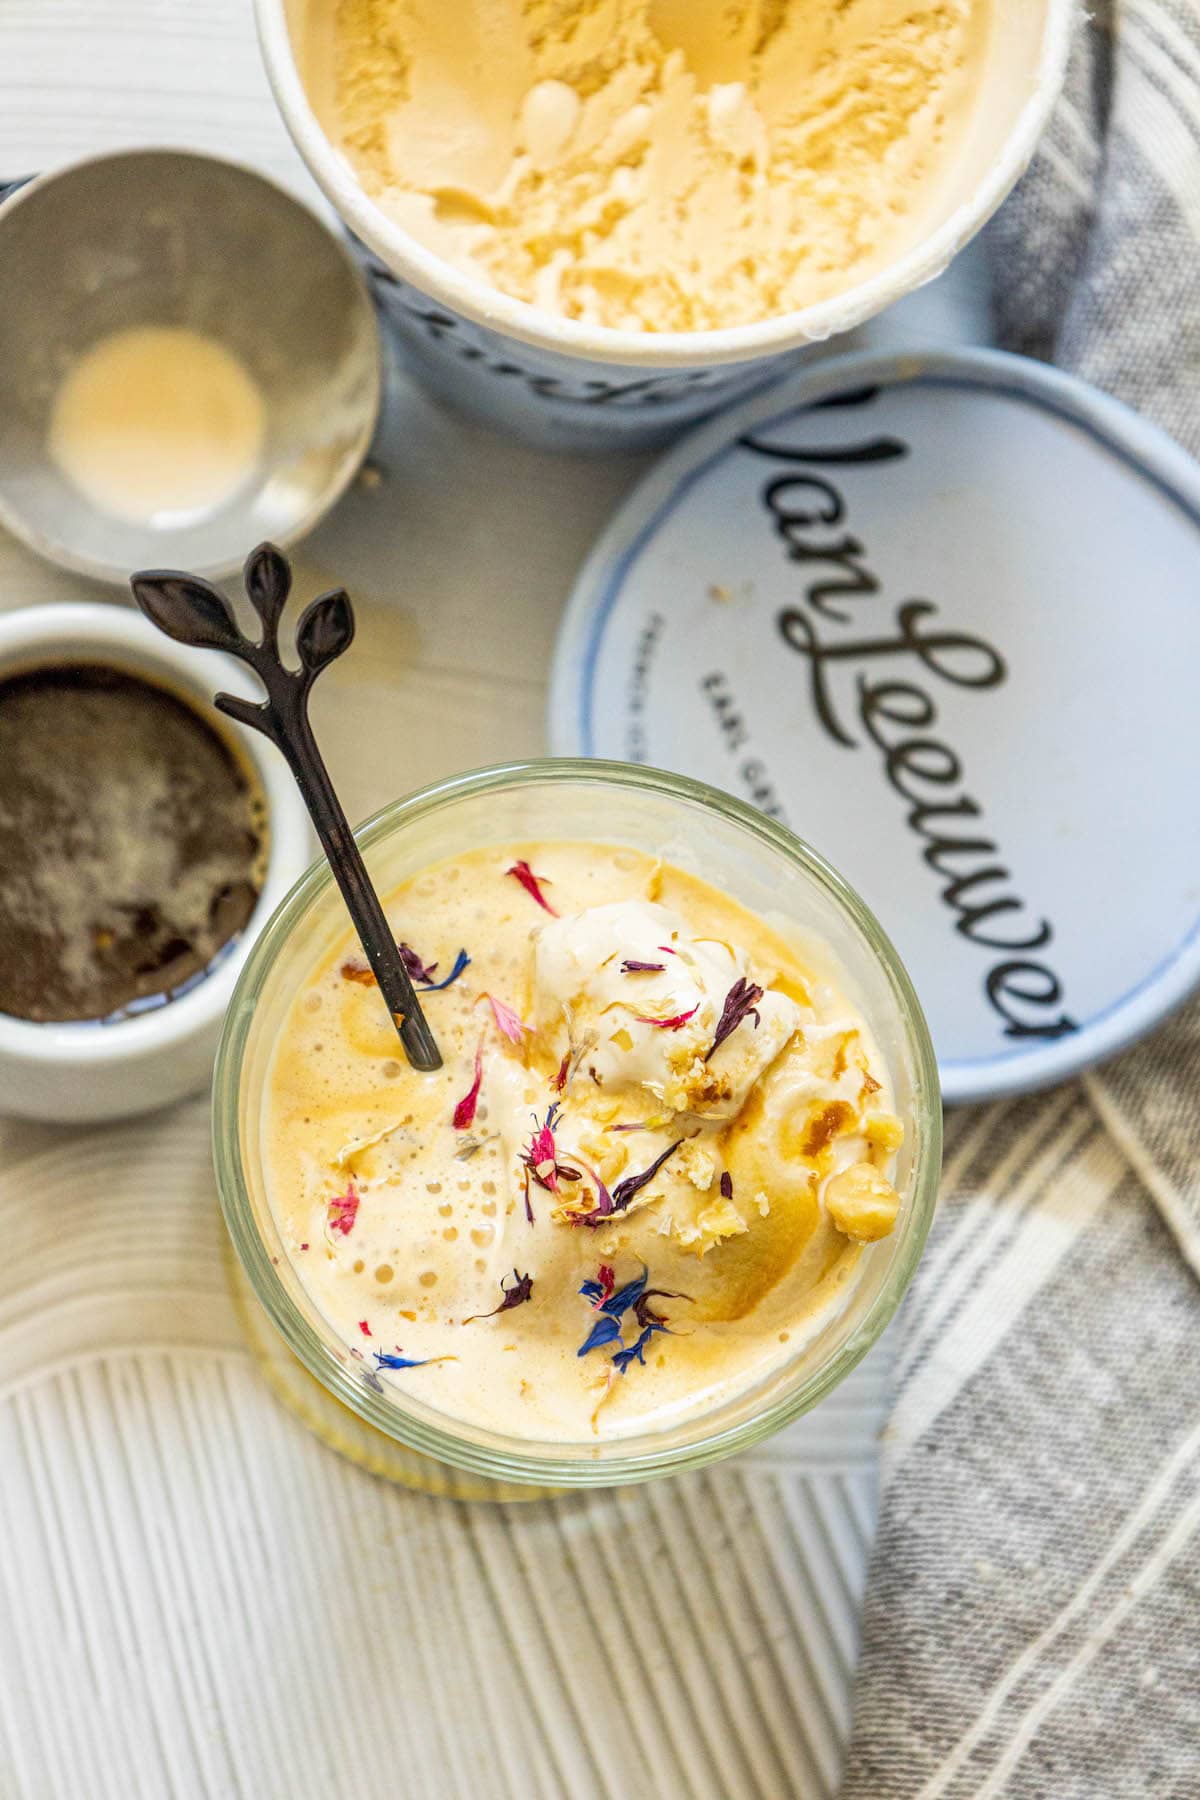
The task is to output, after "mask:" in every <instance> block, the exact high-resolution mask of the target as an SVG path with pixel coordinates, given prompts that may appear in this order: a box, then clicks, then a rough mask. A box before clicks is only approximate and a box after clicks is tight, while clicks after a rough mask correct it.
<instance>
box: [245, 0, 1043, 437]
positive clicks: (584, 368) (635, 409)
mask: <svg viewBox="0 0 1200 1800" xmlns="http://www.w3.org/2000/svg"><path fill="white" fill-rule="evenodd" d="M330 8H331V0H255V10H256V13H257V16H258V28H259V36H260V39H261V42H262V48H263V56H264V59H265V61H266V67H267V74H268V76H269V78H270V81H271V86H272V88H273V89H274V92H275V97H276V99H277V100H278V102H279V106H280V109H281V111H282V113H283V116H284V120H285V121H286V123H287V126H288V129H289V130H290V132H291V134H292V137H293V138H294V139H295V141H296V145H297V147H298V149H299V151H300V153H301V155H302V156H303V157H304V160H305V162H306V163H307V164H308V166H309V168H310V170H311V171H312V173H313V175H314V176H315V177H316V179H317V181H318V182H319V183H320V185H321V187H322V188H323V189H324V191H325V193H326V195H327V196H328V198H329V199H330V200H331V201H332V203H333V205H334V206H335V207H336V208H337V210H338V212H339V213H340V214H341V216H342V218H343V219H344V220H345V222H346V224H347V225H348V226H349V228H350V229H351V231H352V232H353V233H354V234H355V236H356V237H357V238H358V239H359V240H360V242H361V244H362V245H363V246H364V247H365V249H366V252H367V261H368V266H369V268H370V270H371V273H372V275H373V277H374V279H375V286H376V292H377V294H378V296H379V299H380V303H381V305H382V307H383V308H384V310H385V313H386V316H387V317H388V319H389V320H390V322H391V324H392V325H393V326H394V328H395V330H396V331H397V332H398V333H399V335H400V337H401V339H402V340H403V343H404V347H405V350H406V352H407V355H408V358H409V361H410V362H411V364H412V365H413V367H414V369H415V371H416V372H417V373H418V374H419V375H421V376H422V378H423V379H425V380H426V381H427V382H428V383H429V385H430V386H432V387H434V388H435V389H436V390H438V391H439V392H441V393H442V394H443V395H444V396H445V397H446V398H447V399H449V400H451V401H453V402H454V403H455V404H457V405H459V406H462V407H463V408H465V409H466V410H468V411H470V412H473V413H475V414H476V415H478V416H482V417H484V418H486V419H488V420H489V421H490V422H491V423H493V424H498V425H501V426H503V427H505V428H506V429H508V430H511V431H513V432H515V433H516V434H517V435H518V436H521V437H523V438H526V439H527V440H529V441H531V442H534V443H540V444H543V445H546V446H548V447H562V448H568V449H572V450H588V449H591V450H601V449H609V448H622V447H631V446H633V445H636V444H647V443H653V442H655V441H662V440H664V439H666V438H669V437H671V436H673V435H674V434H675V433H676V432H677V431H678V430H679V429H680V427H681V426H682V425H685V424H687V423H688V422H689V421H690V420H692V419H697V418H700V417H702V416H703V415H704V414H706V413H710V412H713V411H714V410H715V409H716V408H717V407H719V406H724V405H727V404H728V402H729V401H730V400H732V399H734V398H735V397H737V396H738V395H741V394H744V393H746V392H747V391H748V390H750V389H751V388H754V387H757V386H759V385H760V384H761V383H763V382H764V381H767V380H769V379H770V378H771V377H772V376H773V375H779V374H782V373H783V372H784V371H785V370H786V369H788V368H789V367H792V366H794V364H795V362H796V361H797V360H798V358H799V356H800V355H801V354H802V353H803V351H804V348H805V346H808V345H812V344H815V343H819V342H821V341H823V340H824V339H826V338H830V337H834V336H836V335H837V334H838V333H841V332H845V331H849V330H850V329H851V328H852V327H854V326H856V325H860V324H862V323H863V322H864V321H865V320H866V319H869V318H871V317H872V316H873V315H874V314H875V313H878V312H880V311H881V310H882V309H883V308H884V307H885V306H889V305H891V303H892V302H893V301H895V300H899V299H900V298H901V297H902V296H903V295H904V294H907V293H910V292H911V291H912V290H913V289H914V288H916V287H920V286H921V285H922V284H923V283H924V282H926V281H930V280H932V279H933V277H934V276H935V275H940V274H941V272H942V270H943V269H944V268H945V267H946V265H947V263H948V262H949V261H950V259H951V257H952V256H954V255H955V253H956V252H957V251H958V250H960V249H961V248H962V247H963V245H964V244H965V243H967V241H968V240H969V239H970V238H972V237H973V236H974V235H975V233H976V232H977V231H978V230H979V228H980V226H981V225H983V224H984V223H985V221H986V220H987V219H988V218H990V216H991V214H992V213H993V212H994V211H995V210H996V208H997V207H998V206H999V204H1000V202H1001V201H1002V200H1003V199H1004V197H1005V195H1006V194H1007V193H1008V192H1009V190H1010V188H1011V187H1012V186H1013V184H1014V182H1015V181H1016V180H1017V178H1018V176H1019V175H1020V174H1021V173H1022V171H1023V170H1024V168H1025V167H1026V165H1027V163H1028V162H1029V159H1030V157H1031V156H1032V154H1033V151H1034V148H1035V145H1036V143H1037V139H1038V135H1039V133H1040V132H1041V129H1042V127H1043V125H1044V124H1045V122H1046V119H1047V116H1048V114H1049V112H1050V108H1051V106H1052V105H1053V103H1054V100H1055V98H1056V97H1057V94H1058V90H1059V87H1060V86H1061V83H1062V76H1063V69H1064V67H1065V64H1066V57H1067V49H1068V45H1069V41H1070V36H1071V30H1072V27H1073V24H1074V22H1075V19H1076V16H1077V10H1078V9H1077V5H1076V0H993V20H992V27H991V35H990V39H989V48H988V51H987V56H986V61H985V66H984V69H983V73H982V78H981V82H980V87H979V91H978V96H977V99H976V102H975V105H974V108H973V111H972V115H971V119H970V122H969V124H968V126H967V129H966V134H965V137H964V140H963V142H962V144H961V146H960V147H959V149H958V150H957V152H956V154H955V157H954V159H953V163H952V166H951V168H950V169H949V170H948V171H947V174H946V176H945V178H944V179H943V180H942V181H941V183H940V185H939V188H938V190H937V195H936V200H935V203H934V204H933V206H932V207H931V210H930V213H929V216H928V218H927V221H926V225H925V229H924V230H923V232H922V233H921V235H920V236H919V238H918V239H917V240H916V241H915V242H912V243H910V244H909V246H908V247H907V248H906V249H904V250H903V252H902V253H901V254H899V255H897V256H896V258H895V259H894V261H892V262H890V263H888V264H887V265H886V266H885V267H884V268H882V269H880V270H879V271H878V272H876V273H875V274H873V275H871V276H870V277H869V278H868V279H866V280H864V281H861V282H859V283H857V284H856V285H855V286H853V287H850V288H847V289H846V290H845V291H844V292H842V293H840V294H837V295H835V296H834V297H833V298H831V299H827V300H822V301H820V302H819V303H817V304H816V305H813V306H807V307H804V308H802V309H801V310H800V311H797V312H790V313H783V314H780V315H778V316H776V317H773V318H767V319H762V320H760V321H759V322H758V323H756V324H754V325H745V326H739V327H737V328H731V329H728V330H722V331H705V332H684V331H672V332H637V331H618V330H610V329H607V328H604V327H600V326H593V325H585V324H581V323H579V322H578V321H576V320H572V319H561V318H557V317H555V316H554V315H552V314H549V313H546V312H542V311H541V310H539V309H538V308H537V307H535V306H531V305H529V304H528V303H527V302H525V301H522V300H514V299H511V298H510V297H509V296H508V295H506V294H502V293H500V292H498V291H497V290H496V289H495V288H492V287H490V286H488V285H487V284H485V283H483V282H480V281H478V280H476V279H474V278H473V277H472V276H471V275H468V274H466V273H465V272H464V271H462V270H460V269H457V268H455V267H454V266H453V265H451V264H450V263H448V262H446V261H444V260H443V259H442V258H441V257H439V256H437V255H436V254H435V253H434V252H433V251H431V250H429V249H427V248H426V247H425V246H424V245H422V244H420V243H419V242H418V241H417V240H416V239H415V238H413V237H412V236H410V234H409V233H408V232H406V231H404V230H403V229H402V228H401V227H400V226H399V225H397V224H396V223H395V222H394V221H393V220H391V219H390V218H388V216H387V215H386V213H384V212H383V211H381V209H380V208H379V207H378V206H376V205H375V203H374V201H372V200H371V199H369V198H368V196H367V195H366V194H365V193H364V192H363V190H362V188H361V186H360V185H359V183H358V181H357V179H356V177H355V174H354V171H353V169H352V168H351V167H350V164H349V163H348V162H347V160H346V159H345V157H344V156H342V154H341V153H340V152H339V151H338V150H337V149H335V148H334V146H333V145H332V144H331V143H330V141H329V138H328V137H327V135H326V133H325V131H324V130H323V129H322V126H321V123H320V121H319V119H318V117H317V112H316V111H315V110H314V106H313V104H312V101H311V99H310V95H309V92H308V91H306V86H305V82H306V79H307V81H308V83H309V86H310V87H312V88H313V89H314V90H315V89H316V88H317V86H318V84H319V83H320V82H322V80H324V79H325V77H326V76H327V70H325V69H324V68H323V67H322V66H320V64H321V54H322V53H321V50H320V49H318V50H317V52H316V53H315V54H314V53H313V52H312V51H310V52H309V55H310V57H311V58H312V61H311V65H310V66H309V67H307V68H305V69H304V72H303V73H302V68H301V65H302V60H303V54H302V47H303V46H304V45H305V44H306V42H309V41H310V40H309V37H308V34H309V32H310V26H311V24H312V22H313V21H319V22H321V24H322V30H323V32H324V36H325V39H326V41H327V40H328V29H329V28H328V19H329V15H330ZM315 35H316V34H315V33H314V36H315Z"/></svg>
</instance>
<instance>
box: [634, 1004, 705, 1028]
mask: <svg viewBox="0 0 1200 1800" xmlns="http://www.w3.org/2000/svg"><path fill="white" fill-rule="evenodd" d="M699 1011H700V1002H699V1001H698V1000H697V1002H696V1004H695V1006H693V1007H692V1008H691V1010H690V1011H688V1012H685V1013H675V1014H674V1015H673V1017H671V1018H669V1019H651V1018H649V1017H647V1015H646V1014H645V1013H634V1015H633V1016H634V1018H635V1019H636V1020H637V1022H638V1024H639V1025H657V1026H658V1029H659V1030H660V1031H681V1030H682V1029H683V1027H684V1026H685V1025H686V1024H687V1022H688V1020H689V1019H694V1018H695V1016H696V1014H697V1013H698V1012H699Z"/></svg>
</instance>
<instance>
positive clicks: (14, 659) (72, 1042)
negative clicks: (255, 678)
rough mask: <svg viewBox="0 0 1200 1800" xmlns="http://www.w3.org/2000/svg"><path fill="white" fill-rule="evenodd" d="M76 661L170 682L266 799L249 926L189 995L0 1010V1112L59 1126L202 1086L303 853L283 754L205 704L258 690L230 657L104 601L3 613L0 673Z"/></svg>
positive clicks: (306, 838)
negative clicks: (59, 1010)
mask: <svg viewBox="0 0 1200 1800" xmlns="http://www.w3.org/2000/svg"><path fill="white" fill-rule="evenodd" d="M78 663H98V664H104V665H108V666H110V667H112V668H114V669H117V670H119V671H121V672H123V673H125V674H130V675H134V676H138V675H140V676H144V677H145V678H147V679H148V680H150V681H152V682H156V683H157V684H158V685H160V686H162V687H165V688H167V689H170V690H171V691H173V692H174V693H177V694H178V695H180V696H181V698H184V699H186V700H187V701H188V702H189V703H190V704H191V705H192V706H193V707H194V708H195V709H196V711H197V712H198V713H199V715H200V716H201V717H202V718H203V719H204V720H205V721H206V722H207V723H209V724H210V725H211V726H212V728H213V730H214V731H215V732H217V733H218V734H219V735H220V736H221V737H222V738H223V739H224V740H225V741H226V742H233V743H236V745H237V748H238V749H239V751H240V752H241V753H242V754H243V755H244V757H245V758H246V760H247V761H248V762H249V764H250V765H251V768H252V770H253V772H254V775H255V777H256V779H257V782H258V784H259V787H260V788H261V791H262V794H263V796H264V797H265V800H266V807H267V830H268V854H267V865H266V873H265V877H264V880H263V884H262V888H261V891H260V892H259V895H258V899H257V902H256V903H255V907H254V911H253V913H252V914H251V916H250V919H249V922H248V924H247V925H246V927H245V929H244V930H243V931H242V933H241V934H240V936H239V937H238V938H237V939H236V940H235V941H234V942H233V943H232V944H231V945H230V946H229V947H228V949H227V951H226V952H225V953H224V954H223V955H222V956H221V958H220V960H219V961H218V962H217V963H216V965H215V966H214V967H213V968H212V969H211V970H210V971H209V972H208V973H207V974H205V975H204V976H203V977H202V978H201V979H199V980H198V981H197V982H196V984H195V986H193V987H190V988H189V989H188V991H187V992H186V993H182V994H180V995H179V996H178V997H177V998H175V999H172V1000H169V1001H167V1002H166V1003H164V1004H163V1005H161V1006H158V1007H156V1008H154V1010H152V1011H149V1012H143V1013H140V1014H137V1015H135V1016H131V1017H128V1018H119V1019H114V1020H111V1021H105V1022H103V1023H97V1022H94V1021H90V1020H89V1021H83V1022H78V1023H77V1022H75V1021H66V1022H63V1023H40V1022H35V1021H32V1020H29V1019H19V1018H14V1017H12V1015H11V1014H5V1013H0V1114H11V1115H15V1116H17V1117H21V1118H27V1119H42V1120H47V1121H50V1122H52V1123H56V1124H68V1125H82V1124H89V1123H93V1122H95V1121H97V1120H102V1119H116V1118H122V1117H126V1116H128V1115H131V1114H135V1113H144V1112H150V1111H153V1110H154V1109H155V1108H157V1107H161V1106H166V1105H168V1104H169V1103H170V1102H171V1101H174V1100H181V1099H183V1098H184V1097H185V1096H186V1095H188V1094H193V1093H196V1092H197V1091H198V1090H199V1089H201V1088H203V1087H206V1086H207V1085H208V1082H209V1079H210V1076H211V1072H212V1063H213V1057H214V1055H215V1053H216V1047H217V1040H218V1037H219V1036H220V1031H221V1023H222V1020H223V1018H224V1016H225V1009H226V1007H227V1006H228V1004H229V1001H230V997H231V996H232V994H233V990H234V988H235V986H236V985H237V981H238V977H239V975H240V974H241V971H242V968H243V966H244V965H245V962H246V959H247V957H248V955H249V953H250V950H251V948H252V946H253V943H254V940H255V938H256V937H257V935H258V933H259V931H260V930H261V928H262V927H263V925H264V924H265V923H266V921H267V919H269V918H270V916H271V914H272V913H273V912H274V911H275V909H276V907H277V906H278V905H279V904H280V902H281V901H282V900H283V898H284V896H285V895H286V894H287V892H288V890H289V889H290V888H291V886H292V885H293V883H294V882H295V881H296V880H298V878H299V877H300V875H302V874H303V872H304V870H305V868H306V867H307V865H308V864H309V862H311V860H312V849H311V837H310V831H309V825H308V816H307V814H306V812H305V810H304V803H303V801H302V800H301V799H300V796H299V793H298V792H297V790H296V788H295V785H294V784H293V782H292V778H291V776H290V775H289V773H288V771H287V767H286V765H285V763H284V761H283V758H282V757H281V756H280V755H279V753H278V751H276V750H275V749H274V748H272V746H270V745H269V744H267V742H266V741H265V739H261V738H258V737H257V736H255V735H254V734H252V733H250V732H243V731H242V730H241V729H240V728H239V727H237V726H234V725H232V724H231V723H229V722H228V721H226V720H224V719H222V718H221V717H220V715H219V714H218V713H216V712H215V710H214V709H213V706H212V696H213V693H214V692H215V691H216V690H217V689H218V688H223V689H227V690H228V691H229V692H230V693H235V694H241V695H244V696H245V697H246V698H248V699H255V698H257V695H256V694H255V691H254V684H253V682H252V681H251V680H250V678H249V676H248V675H247V674H246V672H245V670H244V669H242V668H241V667H240V665H239V664H237V663H235V662H232V661H230V660H229V659H228V658H224V657H215V656H213V654H212V653H211V652H207V651H205V652H199V651H195V650H188V649H185V648H183V647H182V646H180V645H178V644H174V643H171V642H170V641H169V640H168V639H167V638H165V637H163V636H162V634H161V633H160V632H158V631H156V630H155V629H154V627H153V626H152V625H150V624H149V623H148V621H147V620H145V619H143V618H142V617H141V616H140V614H138V613H134V612H132V611H130V610H128V609H126V608H125V607H120V606H112V605H106V604H104V603H103V602H94V601H88V602H79V603H74V604H68V605H61V606H31V607H26V608H23V609H22V610H20V611H17V612H11V613H5V614H0V679H2V678H3V677H5V676H7V675H13V674H16V673H21V674H26V673H31V672H34V671H36V670H38V669H42V668H51V667H57V668H61V667H63V666H64V665H71V664H78Z"/></svg>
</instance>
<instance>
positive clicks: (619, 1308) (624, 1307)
mask: <svg viewBox="0 0 1200 1800" xmlns="http://www.w3.org/2000/svg"><path fill="white" fill-rule="evenodd" d="M649 1279H650V1271H649V1269H648V1268H647V1267H646V1265H645V1264H644V1263H643V1264H642V1272H641V1274H640V1275H635V1276H634V1278H633V1280H632V1281H627V1282H626V1283H625V1285H624V1287H619V1288H617V1290H616V1291H615V1293H612V1294H610V1295H609V1297H608V1299H607V1300H605V1301H603V1302H602V1304H601V1306H600V1309H599V1310H600V1311H601V1312H605V1313H608V1314H610V1316H611V1317H612V1318H614V1319H619V1318H620V1317H621V1315H622V1313H627V1312H628V1311H629V1309H630V1307H631V1306H636V1305H637V1303H638V1301H639V1300H640V1299H641V1297H642V1295H643V1294H644V1292H645V1290H646V1283H647V1281H648V1280H649Z"/></svg>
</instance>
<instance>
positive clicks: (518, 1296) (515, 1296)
mask: <svg viewBox="0 0 1200 1800" xmlns="http://www.w3.org/2000/svg"><path fill="white" fill-rule="evenodd" d="M513 1283H514V1285H513V1286H512V1287H510V1288H506V1287H505V1285H504V1282H503V1280H501V1282H500V1292H501V1293H502V1294H503V1295H504V1298H503V1300H501V1302H500V1304H499V1306H493V1308H492V1310H491V1312H485V1313H472V1314H471V1317H470V1318H469V1319H464V1320H463V1324H464V1325H471V1324H473V1323H474V1322H475V1320H476V1319H494V1318H495V1316H496V1314H497V1313H502V1312H509V1311H510V1310H511V1308H512V1307H514V1306H524V1304H525V1302H526V1300H528V1299H529V1297H530V1295H531V1294H532V1293H533V1276H532V1275H519V1274H518V1273H517V1271H516V1270H515V1269H514V1270H513Z"/></svg>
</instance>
